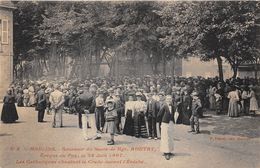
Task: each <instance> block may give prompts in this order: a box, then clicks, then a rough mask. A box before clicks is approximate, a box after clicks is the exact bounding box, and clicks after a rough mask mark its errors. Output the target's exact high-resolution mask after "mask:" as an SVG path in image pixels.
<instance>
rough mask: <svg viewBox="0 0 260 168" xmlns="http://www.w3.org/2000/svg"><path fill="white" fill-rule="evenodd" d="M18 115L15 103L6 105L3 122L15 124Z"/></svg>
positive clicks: (3, 111) (2, 117)
mask: <svg viewBox="0 0 260 168" xmlns="http://www.w3.org/2000/svg"><path fill="white" fill-rule="evenodd" d="M18 118H19V117H18V114H17V110H16V107H15V104H14V103H4V105H3V109H2V114H1V120H2V121H3V122H4V123H13V122H15V121H16V120H18Z"/></svg>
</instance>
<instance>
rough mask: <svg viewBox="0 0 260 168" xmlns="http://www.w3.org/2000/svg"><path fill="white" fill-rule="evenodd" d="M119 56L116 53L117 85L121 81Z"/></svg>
mask: <svg viewBox="0 0 260 168" xmlns="http://www.w3.org/2000/svg"><path fill="white" fill-rule="evenodd" d="M118 54H119V53H116V60H115V70H116V83H118V81H119V60H118Z"/></svg>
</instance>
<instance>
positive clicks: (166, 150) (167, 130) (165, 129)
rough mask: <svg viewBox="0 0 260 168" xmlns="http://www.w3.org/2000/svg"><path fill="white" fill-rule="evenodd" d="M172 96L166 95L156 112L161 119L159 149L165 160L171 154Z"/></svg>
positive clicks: (172, 145)
mask: <svg viewBox="0 0 260 168" xmlns="http://www.w3.org/2000/svg"><path fill="white" fill-rule="evenodd" d="M171 104H172V98H171V96H167V97H166V100H165V103H164V104H163V107H162V108H161V110H160V111H159V113H158V117H159V118H161V119H162V125H161V144H160V151H161V152H162V153H163V154H164V157H165V159H166V160H169V159H170V158H171V156H173V150H174V144H173V131H174V130H173V121H174V116H173V111H172V108H171Z"/></svg>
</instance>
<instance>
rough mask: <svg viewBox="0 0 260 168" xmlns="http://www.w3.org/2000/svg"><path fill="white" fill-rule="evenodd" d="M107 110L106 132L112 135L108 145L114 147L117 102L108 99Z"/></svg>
mask: <svg viewBox="0 0 260 168" xmlns="http://www.w3.org/2000/svg"><path fill="white" fill-rule="evenodd" d="M106 106H107V107H106V108H105V120H106V122H105V126H104V132H106V133H110V141H107V145H114V144H115V141H114V134H115V132H116V124H115V120H116V117H117V111H116V109H115V101H114V99H108V100H107V101H106Z"/></svg>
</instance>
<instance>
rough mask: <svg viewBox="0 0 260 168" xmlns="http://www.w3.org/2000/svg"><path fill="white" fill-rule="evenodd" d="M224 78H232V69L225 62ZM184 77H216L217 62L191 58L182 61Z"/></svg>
mask: <svg viewBox="0 0 260 168" xmlns="http://www.w3.org/2000/svg"><path fill="white" fill-rule="evenodd" d="M223 73H224V78H225V79H227V78H230V77H232V70H231V67H230V66H229V65H228V64H226V63H224V61H223ZM182 76H184V77H191V76H202V77H206V78H207V77H215V76H218V64H217V61H216V60H212V61H208V62H201V60H200V59H199V58H196V57H190V58H188V59H183V60H182Z"/></svg>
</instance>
